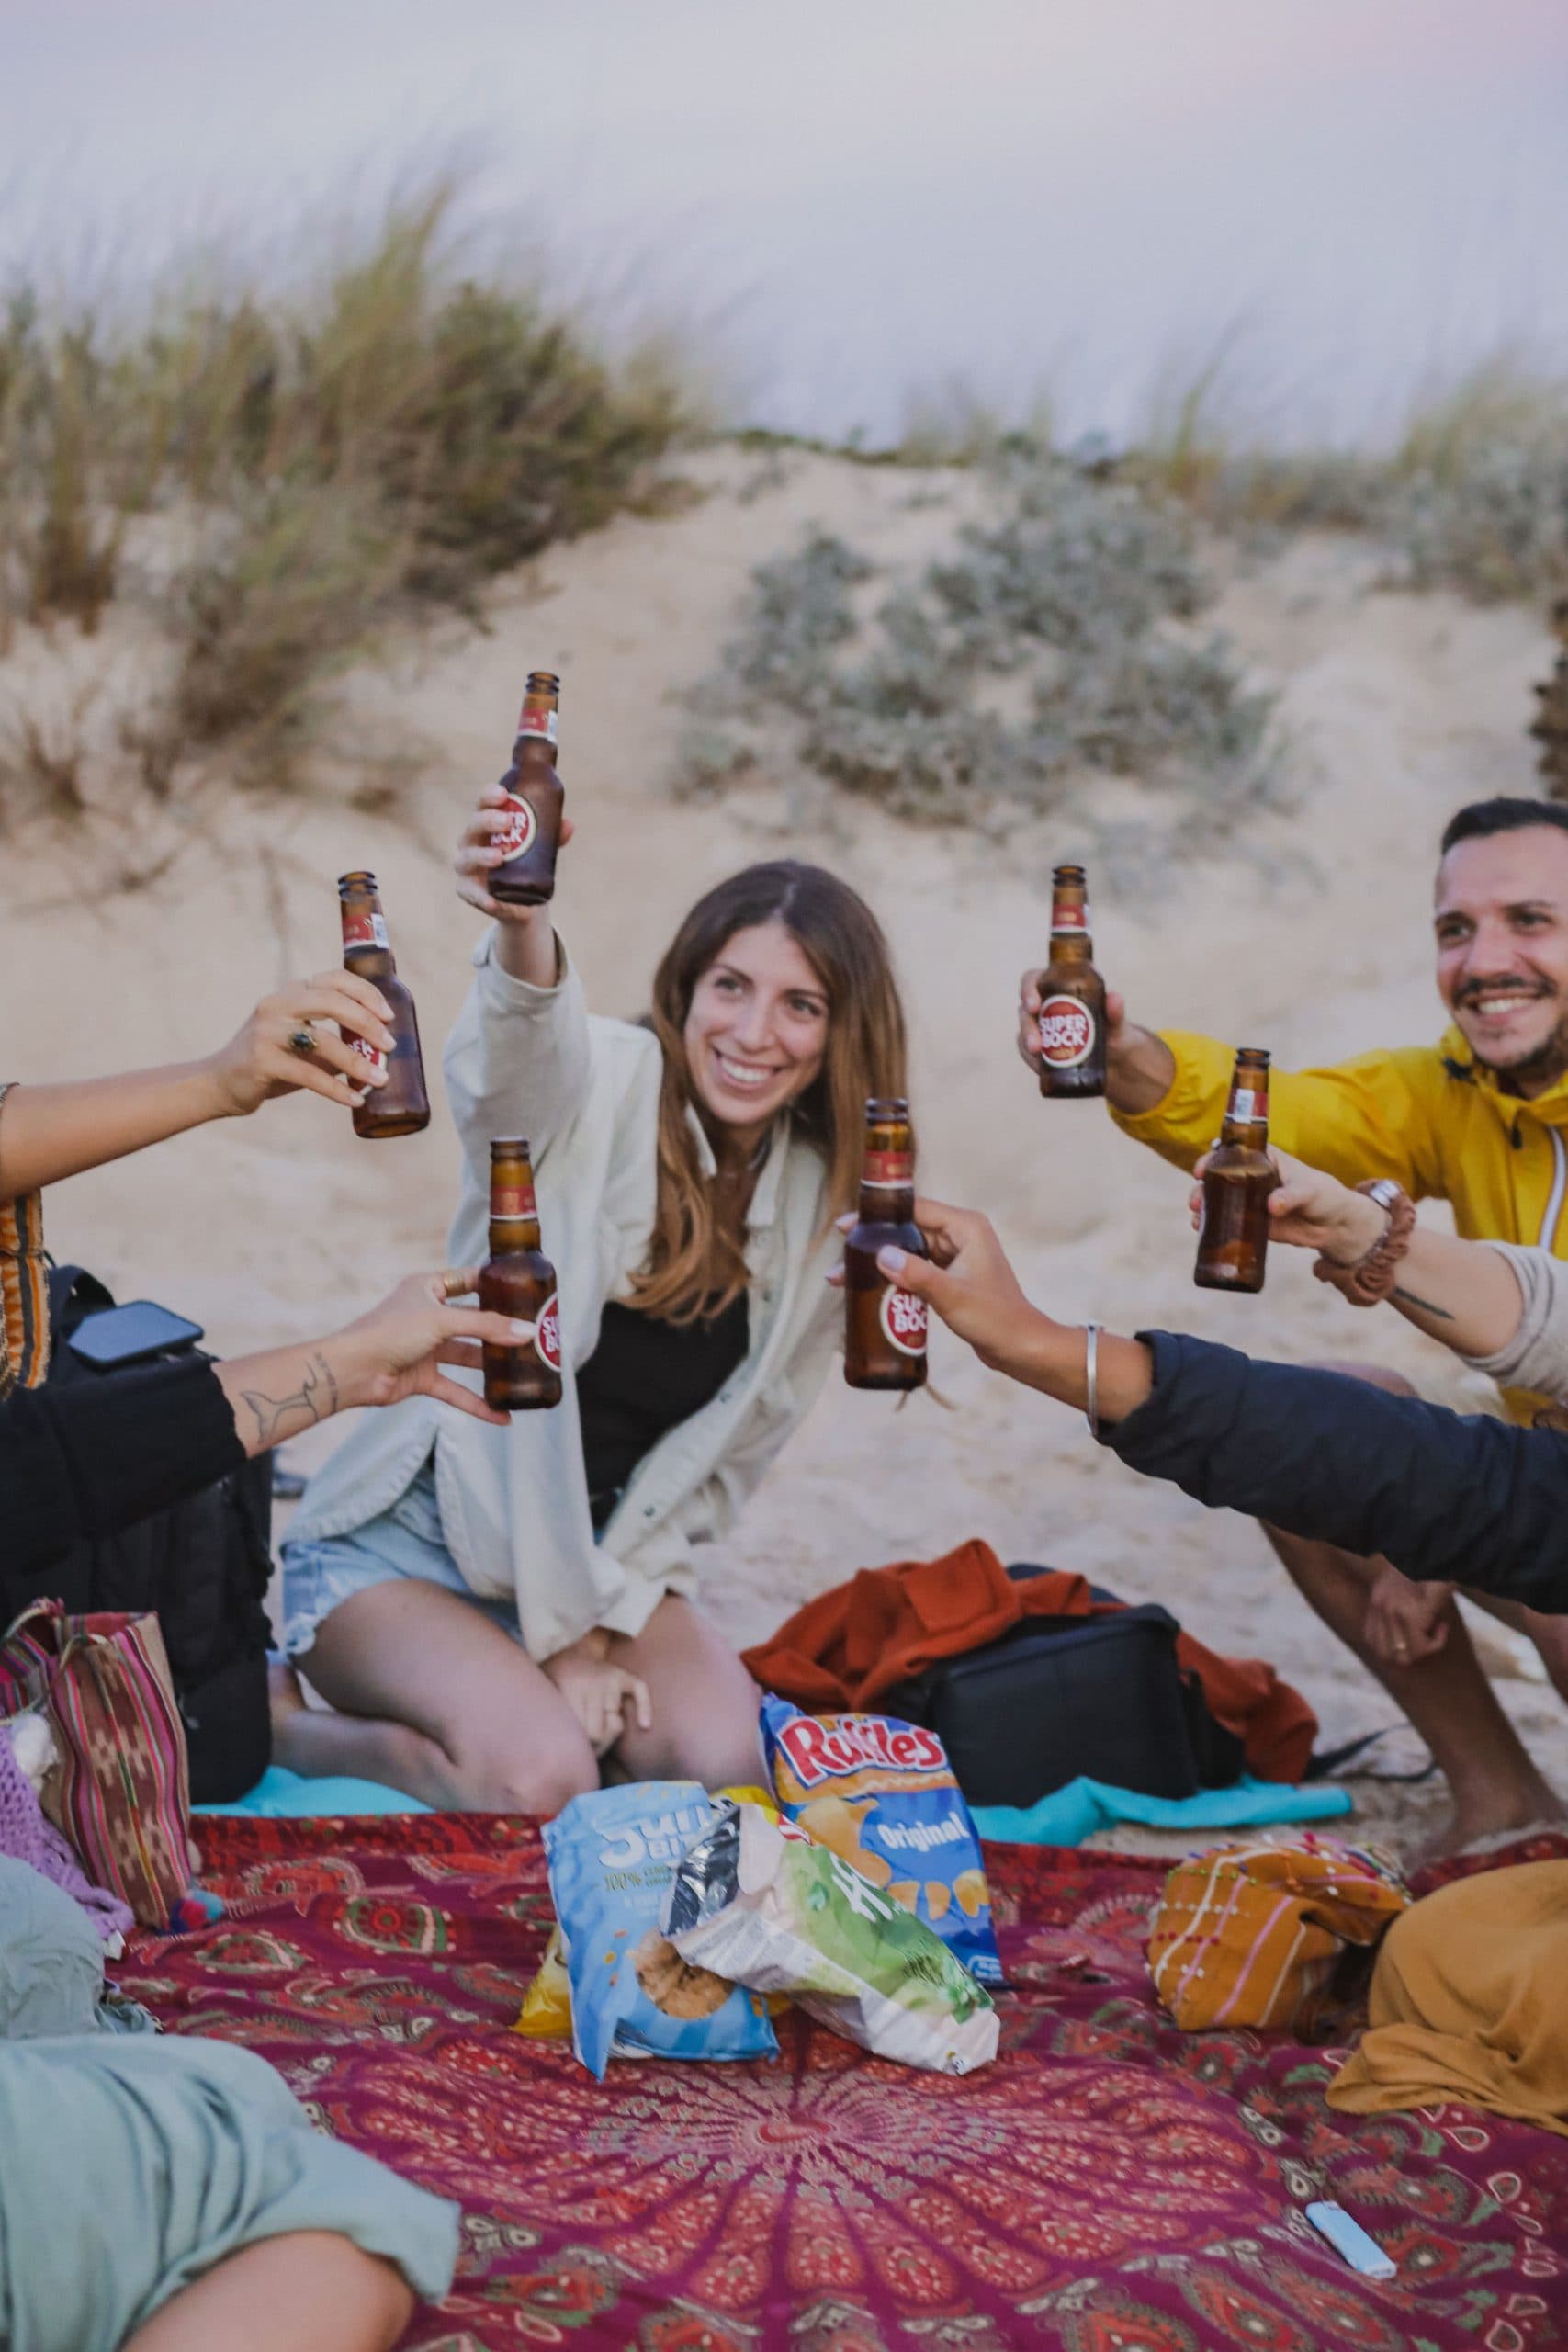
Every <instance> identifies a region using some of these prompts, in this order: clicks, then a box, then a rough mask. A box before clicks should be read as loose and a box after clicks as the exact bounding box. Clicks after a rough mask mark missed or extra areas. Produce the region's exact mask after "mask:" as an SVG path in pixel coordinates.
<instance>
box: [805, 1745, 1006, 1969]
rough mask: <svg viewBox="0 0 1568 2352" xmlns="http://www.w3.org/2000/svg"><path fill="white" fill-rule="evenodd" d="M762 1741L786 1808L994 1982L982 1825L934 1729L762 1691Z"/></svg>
mask: <svg viewBox="0 0 1568 2352" xmlns="http://www.w3.org/2000/svg"><path fill="white" fill-rule="evenodd" d="M762 1741H763V1746H764V1747H765V1749H766V1751H767V1758H768V1769H769V1770H770V1771H771V1773H772V1774H773V1791H774V1794H775V1796H776V1798H777V1801H778V1804H779V1807H780V1809H781V1811H782V1812H783V1813H784V1817H785V1818H786V1820H790V1821H794V1822H797V1823H798V1824H799V1826H801V1828H802V1829H804V1830H805V1831H806V1833H807V1837H809V1838H813V1839H815V1840H816V1842H817V1844H818V1845H819V1846H827V1847H829V1848H830V1849H831V1850H832V1851H833V1852H834V1853H835V1854H837V1855H838V1856H839V1857H840V1860H843V1861H846V1862H848V1863H849V1865H850V1867H851V1869H852V1870H855V1871H859V1872H860V1875H861V1876H862V1878H863V1879H867V1880H869V1882H870V1883H871V1884H872V1885H873V1886H874V1887H876V1888H878V1889H880V1890H881V1891H882V1892H883V1893H884V1894H886V1895H887V1896H888V1897H889V1898H890V1899H891V1900H892V1901H893V1902H895V1903H897V1904H900V1905H902V1906H903V1908H904V1909H905V1910H906V1911H912V1912H913V1913H914V1915H915V1917H916V1918H917V1919H919V1920H922V1921H923V1922H924V1924H925V1925H926V1926H927V1927H928V1928H931V1932H932V1933H933V1934H934V1935H937V1936H940V1937H941V1939H942V1942H943V1943H944V1944H945V1945H946V1946H947V1948H948V1950H949V1951H950V1952H952V1953H953V1957H954V1958H955V1959H957V1960H961V1961H962V1962H963V1963H964V1967H965V1968H967V1969H968V1971H969V1973H970V1974H971V1975H972V1976H974V1977H975V1978H976V1980H977V1981H978V1982H979V1983H980V1984H982V1985H999V1984H1000V1983H1001V1982H1002V1964H1001V1962H1000V1960H999V1959H998V1954H997V1939H996V1936H995V1933H994V1932H993V1929H992V1926H991V1891H990V1888H989V1886H988V1885H987V1883H986V1871H985V1866H984V1864H983V1862H982V1861H981V1859H980V1840H979V1837H978V1834H977V1833H976V1827H975V1823H974V1819H973V1816H972V1815H971V1814H970V1811H969V1807H968V1806H967V1804H965V1803H964V1793H963V1791H962V1790H961V1789H960V1788H959V1785H958V1782H957V1781H956V1780H955V1779H954V1778H953V1768H952V1766H951V1765H950V1764H949V1762H948V1760H947V1751H946V1749H945V1748H944V1747H942V1742H941V1740H940V1739H939V1738H938V1737H937V1736H936V1734H935V1732H932V1731H926V1730H924V1729H922V1728H921V1726H920V1725H919V1724H905V1723H899V1722H898V1721H897V1719H896V1718H895V1717H894V1716H892V1715H805V1714H802V1713H801V1712H800V1710H799V1709H798V1708H797V1707H792V1706H791V1705H790V1704H789V1703H788V1702H787V1701H786V1700H784V1699H775V1698H766V1699H764V1700H763V1702H762Z"/></svg>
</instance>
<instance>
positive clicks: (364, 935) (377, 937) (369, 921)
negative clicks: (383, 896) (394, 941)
mask: <svg viewBox="0 0 1568 2352" xmlns="http://www.w3.org/2000/svg"><path fill="white" fill-rule="evenodd" d="M343 945H344V954H345V955H346V954H347V952H348V950H349V949H350V948H351V947H389V946H390V945H391V942H390V940H389V938H388V937H387V918H386V916H385V915H378V914H368V913H364V912H361V911H360V910H358V909H357V908H356V909H355V910H354V912H353V913H352V914H351V913H350V911H349V910H348V909H347V908H346V907H345V908H344V910H343Z"/></svg>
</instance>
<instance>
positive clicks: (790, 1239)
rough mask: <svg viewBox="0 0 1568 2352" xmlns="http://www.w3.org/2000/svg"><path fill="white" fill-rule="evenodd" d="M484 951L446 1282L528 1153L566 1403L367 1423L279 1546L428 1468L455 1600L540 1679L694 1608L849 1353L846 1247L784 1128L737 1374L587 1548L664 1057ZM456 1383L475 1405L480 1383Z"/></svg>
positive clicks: (379, 1504) (566, 986)
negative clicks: (835, 1358)
mask: <svg viewBox="0 0 1568 2352" xmlns="http://www.w3.org/2000/svg"><path fill="white" fill-rule="evenodd" d="M493 950H494V933H493V931H491V932H490V933H486V935H485V937H484V939H483V940H481V941H480V943H479V946H478V948H477V949H476V950H475V953H474V964H475V967H476V971H475V978H474V984H473V986H472V988H471V989H469V991H468V999H467V1001H466V1002H465V1004H464V1006H463V1010H462V1012H460V1013H459V1015H458V1017H457V1026H456V1027H455V1028H454V1030H453V1032H452V1035H451V1036H450V1038H449V1039H448V1041H447V1046H446V1062H445V1069H446V1089H447V1094H448V1097H449V1099H450V1102H451V1104H452V1112H453V1116H454V1118H455V1120H456V1122H457V1131H458V1135H459V1136H460V1137H461V1140H462V1145H463V1162H464V1165H463V1190H462V1196H461V1199H460V1200H459V1203H458V1206H457V1216H455V1218H454V1219H453V1222H452V1229H451V1234H450V1237H449V1240H448V1250H447V1254H448V1257H449V1259H450V1261H451V1262H452V1264H454V1265H459V1266H460V1265H476V1264H479V1263H480V1262H481V1261H483V1259H484V1257H485V1255H486V1252H487V1238H486V1225H487V1220H488V1215H489V1203H490V1143H491V1136H517V1135H521V1136H527V1137H528V1138H529V1140H530V1142H531V1143H532V1144H533V1147H534V1170H535V1177H536V1184H537V1190H538V1198H539V1216H540V1223H541V1227H542V1231H543V1236H544V1246H545V1252H546V1255H547V1257H548V1258H549V1259H550V1261H551V1262H552V1263H553V1264H554V1266H555V1268H556V1272H557V1276H558V1282H559V1286H560V1316H561V1352H562V1359H563V1364H562V1368H563V1374H564V1387H565V1394H564V1396H563V1397H562V1399H561V1402H560V1404H559V1405H558V1407H557V1408H556V1409H555V1410H554V1411H553V1412H533V1413H518V1414H514V1415H513V1419H512V1421H511V1423H510V1426H509V1427H508V1428H506V1429H504V1430H502V1429H496V1428H492V1427H491V1426H490V1425H489V1424H488V1423H486V1422H484V1421H479V1420H475V1419H473V1418H472V1416H471V1415H468V1414H465V1413H458V1412H455V1411H454V1410H453V1409H452V1408H451V1407H450V1406H447V1405H442V1404H439V1403H437V1402H436V1401H435V1399H434V1398H433V1397H411V1398H410V1399H408V1401H407V1402H405V1403H403V1404H401V1405H394V1406H390V1407H389V1408H387V1410H386V1411H384V1412H378V1413H373V1414H367V1416H366V1418H365V1419H363V1420H362V1421H361V1422H360V1423H359V1424H358V1426H357V1427H356V1428H355V1429H354V1430H352V1431H351V1433H350V1435H349V1436H348V1438H347V1439H346V1440H345V1441H344V1444H343V1445H342V1446H341V1447H340V1448H339V1449H338V1451H337V1452H336V1453H334V1454H333V1456H332V1458H331V1459H330V1460H329V1461H328V1462H327V1463H326V1464H325V1465H324V1466H323V1468H322V1469H321V1471H320V1472H318V1474H317V1476H315V1477H314V1478H312V1479H311V1481H310V1486H309V1487H308V1488H307V1490H306V1493H305V1498H304V1500H303V1502H302V1503H301V1504H300V1507H299V1512H298V1514H297V1516H296V1518H295V1520H294V1522H293V1524H292V1525H291V1527H290V1528H289V1531H288V1544H289V1546H290V1548H292V1547H293V1546H294V1545H295V1544H309V1543H315V1542H320V1541H321V1540H322V1539H324V1538H326V1537H330V1536H333V1535H342V1534H344V1533H346V1532H348V1531H349V1530H350V1529H353V1528H356V1527H360V1526H363V1525H364V1524H365V1522H366V1521H367V1520H371V1519H375V1518H377V1517H378V1516H379V1514H380V1513H381V1512H383V1511H385V1510H390V1508H391V1506H392V1505H393V1504H394V1503H395V1502H396V1501H397V1499H398V1498H399V1496H400V1495H401V1494H402V1493H403V1491H404V1489H405V1488H406V1487H408V1485H409V1483H410V1481H411V1480H412V1478H413V1477H414V1476H416V1475H417V1474H418V1472H419V1471H420V1470H421V1469H422V1467H423V1464H424V1463H425V1462H426V1461H427V1460H428V1458H429V1456H430V1453H431V1451H432V1448H434V1454H435V1489H436V1495H437V1498H438V1500H439V1503H440V1507H441V1521H442V1527H443V1530H444V1532H445V1533H446V1542H447V1544H448V1545H449V1546H450V1548H451V1551H452V1555H453V1557H454V1559H455V1560H456V1561H457V1566H458V1567H459V1569H460V1570H461V1572H462V1574H463V1577H464V1578H465V1579H466V1581H467V1582H468V1584H469V1585H470V1586H471V1587H472V1589H473V1590H474V1591H475V1592H477V1593H481V1594H484V1595H486V1596H491V1597H495V1596H502V1595H507V1594H512V1593H515V1595H516V1600H517V1611H518V1617H519V1620H520V1623H521V1625H522V1631H523V1639H524V1642H525V1645H526V1647H527V1650H528V1652H529V1655H530V1656H531V1657H536V1658H538V1659H545V1658H548V1657H553V1656H554V1655H555V1653H556V1652H557V1651H558V1650H561V1649H565V1648H566V1647H567V1646H568V1645H570V1643H572V1642H574V1641H576V1640H578V1639H579V1638H580V1636H581V1634H585V1633H587V1632H588V1631H589V1630H590V1629H591V1628H592V1627H593V1626H595V1625H602V1626H605V1627H608V1628H609V1629H610V1630H611V1631H612V1632H615V1633H624V1634H635V1633H637V1632H639V1631H640V1630H641V1628H642V1627H643V1625H644V1624H645V1623H647V1621H648V1618H649V1615H650V1614H651V1613H652V1611H653V1609H654V1607H655V1605H656V1604H657V1602H658V1601H659V1600H660V1598H661V1596H662V1595H663V1594H664V1593H666V1592H680V1593H688V1594H689V1593H691V1592H692V1591H693V1590H694V1589H695V1585H696V1567H695V1561H694V1553H695V1551H696V1548H697V1547H698V1546H699V1545H701V1544H705V1543H707V1542H710V1541H712V1540H713V1539H714V1538H715V1537H716V1536H718V1535H720V1534H722V1533H723V1532H724V1531H725V1529H726V1528H727V1527H728V1525H729V1523H730V1521H731V1520H732V1519H733V1517H734V1515H735V1512H736V1510H738V1508H739V1505H740V1504H741V1503H742V1502H743V1501H744V1500H745V1498H746V1497H747V1496H748V1495H749V1494H750V1491H751V1489H752V1487H754V1486H755V1485H756V1484H757V1481H758V1480H759V1478H761V1475H762V1473H763V1471H764V1470H765V1469H766V1468H767V1467H768V1464H770V1463H771V1462H772V1461H773V1457H774V1455H775V1454H776V1453H778V1451H779V1449H780V1447H781V1446H782V1445H783V1444H784V1441H785V1439H786V1438H787V1437H788V1436H789V1435H790V1433H791V1431H792V1430H794V1429H795V1427H796V1426H797V1424H798V1423H799V1422H800V1420H801V1419H802V1418H803V1417H804V1415H805V1413H806V1410H807V1407H808V1406H809V1405H810V1403H811V1401H812V1399H813V1397H815V1396H816V1394H817V1391H818V1388H819V1387H820V1386H821V1384H822V1380H823V1377H824V1375H825V1374H826V1372H827V1370H828V1367H829V1363H830V1361H831V1359H832V1355H833V1351H834V1350H835V1348H836V1347H837V1346H838V1345H839V1343H840V1323H841V1319H842V1305H841V1301H840V1298H839V1295H838V1294H837V1293H836V1292H834V1291H831V1290H829V1288H828V1286H827V1283H826V1280H825V1277H826V1275H827V1272H828V1270H829V1267H830V1266H831V1265H832V1264H833V1263H834V1262H835V1261H836V1259H837V1258H838V1256H839V1250H840V1245H839V1240H838V1237H837V1235H836V1234H835V1233H833V1232H832V1231H831V1229H829V1232H828V1234H827V1235H826V1237H824V1236H823V1234H822V1232H821V1227H822V1224H823V1219H824V1216H825V1215H826V1211H827V1202H826V1199H825V1197H824V1194H825V1186H826V1170H825V1168H824V1165H823V1161H822V1159H821V1156H820V1154H819V1153H818V1151H817V1150H816V1149H815V1148H813V1147H812V1146H811V1145H810V1144H808V1143H807V1142H805V1141H803V1140H802V1139H801V1138H800V1137H799V1136H797V1135H796V1134H795V1132H794V1130H793V1128H792V1126H791V1125H790V1122H789V1121H788V1120H787V1119H781V1121H780V1122H779V1125H778V1126H777V1128H776V1129H775V1132H774V1135H773V1141H772V1145H771V1148H770V1150H769V1154H768V1158H767V1160H766V1162H765V1164H764V1166H763V1168H762V1170H761V1174H760V1176H759V1177H758V1180H757V1185H756V1190H755V1193H754V1194H753V1197H752V1201H751V1207H750V1215H749V1218H748V1238H747V1250H746V1261H747V1265H748V1268H749V1270H750V1278H751V1289H750V1347H749V1350H748V1352H747V1356H746V1360H745V1362H744V1363H742V1364H741V1365H740V1367H739V1370H738V1371H736V1372H734V1373H732V1374H730V1376H729V1378H728V1380H727V1381H726V1382H725V1385H724V1386H723V1387H722V1388H721V1389H720V1391H719V1393H718V1395H717V1396H716V1397H714V1398H713V1399H712V1400H711V1402H710V1403H708V1404H707V1405H705V1407H704V1408H703V1409H702V1411H701V1412H698V1413H694V1414H693V1415H692V1417H691V1419H689V1420H686V1421H682V1423H681V1424H680V1425H679V1426H678V1427H677V1428H675V1429H673V1430H671V1431H670V1432H669V1433H668V1435H667V1436H665V1437H664V1438H662V1439H661V1440H660V1442H659V1443H658V1444H657V1445H656V1446H655V1447H654V1448H653V1451H652V1452H651V1453H649V1454H648V1455H646V1456H645V1458H644V1459H643V1461H642V1462H641V1463H640V1464H638V1466H637V1471H636V1472H635V1474H634V1475H633V1477H632V1479H631V1483H630V1484H629V1486H628V1487H627V1488H626V1493H625V1494H624V1495H623V1496H622V1498H621V1500H620V1503H619V1504H618V1506H617V1508H616V1510H615V1515H614V1516H613V1518H611V1519H610V1521H608V1522H607V1524H606V1526H605V1528H604V1533H603V1535H602V1538H601V1540H600V1541H599V1542H598V1543H597V1544H595V1542H594V1540H593V1529H592V1522H591V1521H590V1519H589V1513H588V1488H587V1481H586V1477H585V1476H584V1472H583V1465H582V1441H581V1425H580V1422H579V1419H578V1406H577V1388H576V1381H575V1378H574V1373H575V1370H576V1368H577V1366H579V1365H580V1364H582V1363H586V1362H587V1360H588V1358H589V1357H590V1356H591V1355H592V1352H593V1350H594V1348H595V1346H596V1345H597V1344H598V1339H599V1318H600V1316H601V1314H602V1313H603V1310H604V1305H605V1303H606V1301H607V1300H609V1299H612V1298H615V1297H618V1296H620V1295H623V1294H624V1293H625V1290H626V1283H627V1279H628V1277H629V1276H630V1275H631V1274H632V1272H634V1271H635V1270H636V1269H637V1267H638V1266H639V1265H640V1264H641V1263H642V1262H643V1260H644V1258H645V1256H646V1254H647V1250H648V1245H649V1236H650V1234H651V1231H652V1226H653V1213H654V1187H655V1181H656V1170H657V1159H656V1147H657V1135H658V1114H659V1088H660V1076H661V1056H660V1048H659V1044H658V1041H657V1039H656V1038H655V1037H654V1036H653V1035H651V1033H650V1032H649V1031H648V1030H646V1029H640V1028H637V1027H635V1026H634V1025H633V1024H631V1023H627V1022H623V1021H609V1020H604V1019H601V1018H599V1017H597V1016H596V1015H592V1014H590V1012H588V1009H587V1006H586V1003H585V1002H584V1000H583V994H582V987H581V982H580V980H579V979H578V978H577V975H576V973H575V972H574V971H573V970H572V969H571V968H570V967H565V968H564V969H563V974H562V978H561V979H560V980H559V982H558V985H557V986H556V987H555V988H553V989H536V988H532V987H530V986H529V985H528V984H527V983H526V982H525V981H523V980H515V979H513V978H512V977H511V975H510V974H509V973H507V972H505V971H503V970H502V967H501V966H500V964H499V963H498V962H497V961H496V959H495V956H494V953H493ZM562 961H563V966H564V965H565V958H564V954H563V958H562ZM691 1116H692V1124H693V1126H694V1130H695V1133H696V1135H697V1137H698V1140H699V1147H700V1150H701V1153H702V1156H703V1162H704V1165H705V1168H706V1169H707V1170H709V1172H710V1173H711V1172H713V1164H714V1163H713V1154H712V1151H711V1149H710V1148H709V1146H708V1142H707V1138H706V1136H705V1135H704V1133H703V1130H702V1126H701V1124H700V1122H699V1121H698V1120H697V1119H696V1117H695V1114H691ZM455 1376H456V1377H457V1378H459V1379H468V1381H469V1383H470V1385H473V1386H475V1387H477V1386H478V1385H479V1376H478V1374H471V1375H470V1374H466V1373H461V1372H460V1373H458V1374H456V1375H455Z"/></svg>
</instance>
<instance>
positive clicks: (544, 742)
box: [512, 694, 560, 768]
mask: <svg viewBox="0 0 1568 2352" xmlns="http://www.w3.org/2000/svg"><path fill="white" fill-rule="evenodd" d="M559 740H560V713H559V711H558V709H557V707H556V706H555V703H554V702H553V701H552V699H551V698H550V696H549V695H536V694H529V695H525V696H524V697H523V707H522V709H521V710H520V711H519V713H518V715H517V740H516V741H515V742H514V743H513V746H512V757H513V761H514V762H515V763H516V764H517V765H518V766H519V767H521V765H522V764H523V762H524V760H525V759H528V760H530V761H532V762H533V763H534V764H535V765H536V766H543V767H547V768H549V767H554V765H555V763H556V745H557V743H558V741H559Z"/></svg>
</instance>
